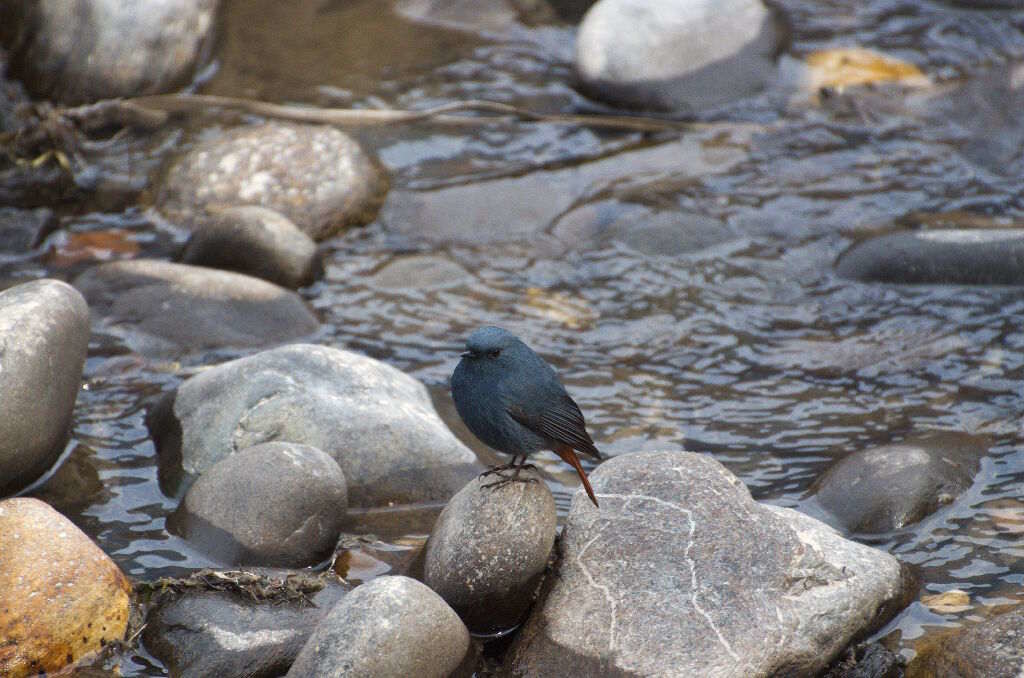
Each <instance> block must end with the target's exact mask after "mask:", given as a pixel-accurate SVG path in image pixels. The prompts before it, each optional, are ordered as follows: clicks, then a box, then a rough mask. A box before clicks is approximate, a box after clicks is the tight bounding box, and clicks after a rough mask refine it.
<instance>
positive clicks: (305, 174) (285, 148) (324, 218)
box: [157, 122, 387, 241]
mask: <svg viewBox="0 0 1024 678" xmlns="http://www.w3.org/2000/svg"><path fill="white" fill-rule="evenodd" d="M386 190H387V179H386V178H385V176H384V174H383V172H382V170H381V168H380V167H379V166H378V165H377V163H375V162H374V161H372V160H371V159H370V157H369V156H367V155H366V153H364V152H363V149H362V148H360V147H359V144H357V143H356V142H355V141H353V140H352V138H351V137H349V136H347V135H346V134H344V133H342V132H340V131H338V130H337V129H334V128H333V127H328V126H325V125H295V124H286V123H280V122H269V123H264V124H261V125H247V126H244V127H238V128H235V129H232V130H230V131H227V132H225V133H224V134H223V135H221V136H220V137H218V138H216V139H212V140H209V141H202V142H200V143H198V144H197V145H196V146H195V147H194V148H193V149H192V150H190V151H189V152H187V153H186V154H185V155H183V156H182V157H181V158H179V159H178V160H177V161H176V162H175V163H174V164H173V165H172V166H171V168H170V169H169V170H168V172H167V176H166V178H165V180H164V184H163V186H162V187H161V189H160V191H159V195H158V197H157V206H158V207H159V208H160V210H161V211H163V212H165V213H166V214H168V215H169V216H170V217H171V218H180V219H181V220H183V221H186V222H187V221H192V220H194V219H195V215H196V214H198V213H199V212H200V211H201V210H204V209H205V208H208V207H221V206H231V205H260V206H263V207H267V208H270V209H273V210H276V211H277V212H279V213H281V214H283V215H284V216H286V217H287V218H289V219H291V221H292V222H294V223H295V225H296V226H298V227H299V229H301V230H302V231H303V232H305V233H306V234H307V235H309V237H311V238H313V239H314V240H317V241H319V240H323V239H325V238H328V237H330V236H332V235H334V234H335V233H337V232H338V231H339V230H341V229H342V228H344V227H346V226H352V225H360V224H365V223H369V222H370V221H372V220H373V218H374V216H375V215H376V213H377V209H378V208H379V207H380V204H381V202H383V198H384V193H385V191H386Z"/></svg>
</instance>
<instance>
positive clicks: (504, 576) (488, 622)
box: [423, 471, 557, 635]
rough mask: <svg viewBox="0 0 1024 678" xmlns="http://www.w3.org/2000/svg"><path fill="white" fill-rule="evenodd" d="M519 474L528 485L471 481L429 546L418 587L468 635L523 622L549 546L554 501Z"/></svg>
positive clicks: (497, 630) (537, 480) (495, 631)
mask: <svg viewBox="0 0 1024 678" xmlns="http://www.w3.org/2000/svg"><path fill="white" fill-rule="evenodd" d="M522 475H523V477H529V478H532V479H533V482H530V483H523V482H515V483H509V484H507V485H503V486H501V487H495V488H487V487H483V485H485V484H487V483H490V482H494V481H495V476H493V475H492V476H485V477H484V478H476V479H474V480H473V481H471V482H470V483H469V484H468V485H466V487H464V488H463V489H462V490H460V491H459V493H458V494H456V495H455V496H454V497H452V500H451V501H450V502H448V506H446V507H445V509H444V511H442V512H441V516H440V517H439V518H438V520H437V524H436V525H435V526H434V530H433V532H432V533H431V535H430V539H429V540H428V541H427V551H426V561H425V568H424V570H425V571H424V578H423V582H424V583H425V584H426V585H427V586H429V587H430V588H432V589H434V591H436V592H437V594H438V595H440V596H441V597H442V598H444V600H445V602H447V603H448V604H449V605H451V607H452V609H454V610H455V611H456V612H457V613H458V614H459V616H460V617H462V620H463V621H464V622H465V623H466V626H468V627H469V629H470V630H471V631H472V632H473V633H479V634H487V635H492V634H498V633H502V632H505V631H508V630H509V629H511V628H513V627H515V626H516V625H517V624H518V623H519V622H520V621H521V620H522V618H523V615H524V613H525V612H526V610H527V609H528V608H529V606H530V604H531V603H532V602H533V592H534V590H535V589H536V588H537V584H538V582H539V581H540V577H541V575H542V574H543V572H544V568H545V566H546V565H547V561H548V555H549V554H550V553H551V547H552V545H553V544H554V543H555V526H556V523H557V514H556V510H555V499H554V497H552V496H551V491H550V490H549V489H548V486H547V485H545V484H544V481H543V480H541V478H540V475H539V474H537V473H536V472H533V471H528V472H526V473H523V474H522Z"/></svg>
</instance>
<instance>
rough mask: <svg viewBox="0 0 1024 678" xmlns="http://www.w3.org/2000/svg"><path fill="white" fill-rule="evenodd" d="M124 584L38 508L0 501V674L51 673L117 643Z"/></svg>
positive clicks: (32, 502) (80, 536) (107, 563)
mask: <svg viewBox="0 0 1024 678" xmlns="http://www.w3.org/2000/svg"><path fill="white" fill-rule="evenodd" d="M130 592H131V584H130V582H129V581H128V579H127V577H125V576H124V574H123V573H122V572H121V570H120V569H118V567H117V565H115V564H114V562H113V561H112V560H111V559H110V558H109V557H108V556H107V554H105V553H104V552H103V551H102V550H100V548H99V547H98V546H96V544H94V543H93V542H92V540H91V539H89V537H87V536H86V535H85V534H84V533H83V532H82V531H81V530H79V529H78V528H77V527H75V525H74V524H73V523H72V522H71V521H70V520H68V519H67V518H65V517H64V516H62V515H61V514H60V513H58V512H57V511H55V510H54V509H52V508H51V507H50V506H49V505H48V504H46V503H45V502H42V501H39V500H38V499H31V498H15V499H7V500H4V501H0V675H2V676H5V677H6V678H20V677H21V676H30V675H35V674H38V673H42V672H44V671H45V672H47V673H49V672H52V671H57V670H59V669H60V668H61V667H63V666H66V665H68V664H71V663H74V662H76V661H78V660H79V659H80V658H81V657H83V656H84V655H86V654H89V653H90V652H93V651H95V650H99V649H100V648H101V647H103V646H104V645H105V644H107V643H109V642H110V641H113V640H119V639H121V638H123V637H124V633H125V629H126V628H127V626H128V616H129V593H130Z"/></svg>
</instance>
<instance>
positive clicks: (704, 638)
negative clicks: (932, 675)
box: [510, 452, 908, 678]
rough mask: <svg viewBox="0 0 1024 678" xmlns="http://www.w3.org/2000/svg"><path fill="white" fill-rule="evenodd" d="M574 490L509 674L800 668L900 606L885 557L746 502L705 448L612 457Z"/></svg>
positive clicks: (900, 591)
mask: <svg viewBox="0 0 1024 678" xmlns="http://www.w3.org/2000/svg"><path fill="white" fill-rule="evenodd" d="M590 480H591V483H592V484H593V486H594V489H595V491H596V492H597V496H598V498H599V500H600V502H601V508H600V509H597V508H595V507H594V506H592V505H591V504H590V502H589V501H588V500H587V499H586V497H585V496H584V495H583V494H582V493H577V494H576V496H575V498H574V500H573V505H572V508H571V510H570V513H569V517H568V519H567V522H566V526H565V530H564V532H563V534H562V540H561V544H560V555H561V562H560V565H559V570H558V574H557V576H556V577H552V578H551V579H550V580H549V581H553V584H551V585H550V589H549V591H548V592H547V596H546V598H545V599H544V601H543V603H542V604H539V605H538V607H537V608H535V610H534V612H533V613H532V615H531V617H530V620H529V621H528V622H527V625H526V627H525V628H524V630H523V633H522V635H521V637H520V639H519V641H518V643H517V645H516V647H514V648H513V650H512V653H511V655H510V656H511V657H512V660H511V668H512V670H513V673H514V674H515V675H529V676H564V675H570V674H571V675H587V676H622V675H630V676H634V675H635V676H719V677H725V676H736V677H740V676H742V677H743V678H750V677H752V676H770V675H787V676H788V675H793V676H802V675H814V674H815V673H817V672H818V671H820V670H821V669H823V668H824V667H825V666H827V665H828V663H829V661H830V660H831V659H832V658H833V657H835V656H836V655H837V654H838V653H839V652H840V651H841V650H842V649H843V647H844V646H845V645H846V644H847V643H848V642H849V641H850V640H851V639H852V638H854V636H856V635H858V634H860V633H863V632H865V631H868V630H870V629H872V628H875V627H877V626H878V625H879V624H880V623H883V622H884V621H885V619H886V618H887V617H888V616H890V615H891V614H892V613H894V612H895V611H896V610H898V609H899V608H900V607H902V605H903V601H904V597H905V591H906V589H907V588H908V587H907V584H906V581H907V578H906V577H905V575H904V570H903V568H902V567H901V565H900V563H899V562H898V561H897V560H896V559H895V558H893V557H892V556H890V555H888V554H886V553H883V552H881V551H878V550H875V549H872V548H870V547H867V546H864V545H862V544H858V543H855V542H852V541H848V540H846V539H843V538H842V537H840V536H839V534H837V533H836V532H835V531H834V530H832V529H831V528H830V527H828V526H826V525H825V524H824V523H821V522H818V521H816V520H814V519H812V518H809V517H807V516H805V515H803V514H801V513H797V512H796V511H793V510H790V509H785V508H779V507H774V506H769V505H765V504H760V503H758V502H755V501H754V500H753V499H752V498H751V496H750V493H749V491H748V490H747V488H746V487H745V486H744V485H743V484H742V483H741V482H740V481H739V480H738V479H737V478H736V477H735V476H734V475H732V474H731V473H730V472H729V471H728V470H726V469H725V467H723V466H722V465H721V464H719V463H718V462H717V461H715V460H714V459H712V458H711V457H709V456H705V455H699V454H693V453H689V452H656V453H638V454H630V455H624V456H620V457H616V458H614V459H612V460H610V461H607V462H605V463H604V464H602V465H601V466H600V467H598V469H597V470H596V471H595V472H594V473H593V474H591V476H590Z"/></svg>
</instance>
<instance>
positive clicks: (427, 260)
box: [370, 254, 472, 290]
mask: <svg viewBox="0 0 1024 678" xmlns="http://www.w3.org/2000/svg"><path fill="white" fill-rule="evenodd" d="M470 280H472V276H471V275H470V273H469V271H467V270H466V269H464V268H462V267H461V266H459V265H458V264H456V263H455V262H454V261H451V260H450V259H447V258H445V257H439V256H432V255H425V254H417V255H412V256H408V257H398V258H395V259H392V260H391V261H389V262H388V264H387V265H386V266H384V268H382V269H381V270H379V271H377V273H376V274H375V275H374V276H373V278H372V279H371V281H370V284H371V285H373V286H374V287H378V288H383V289H401V288H412V289H416V290H421V289H425V288H431V287H434V288H437V287H453V286H456V285H461V284H464V283H467V282H469V281H470Z"/></svg>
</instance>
